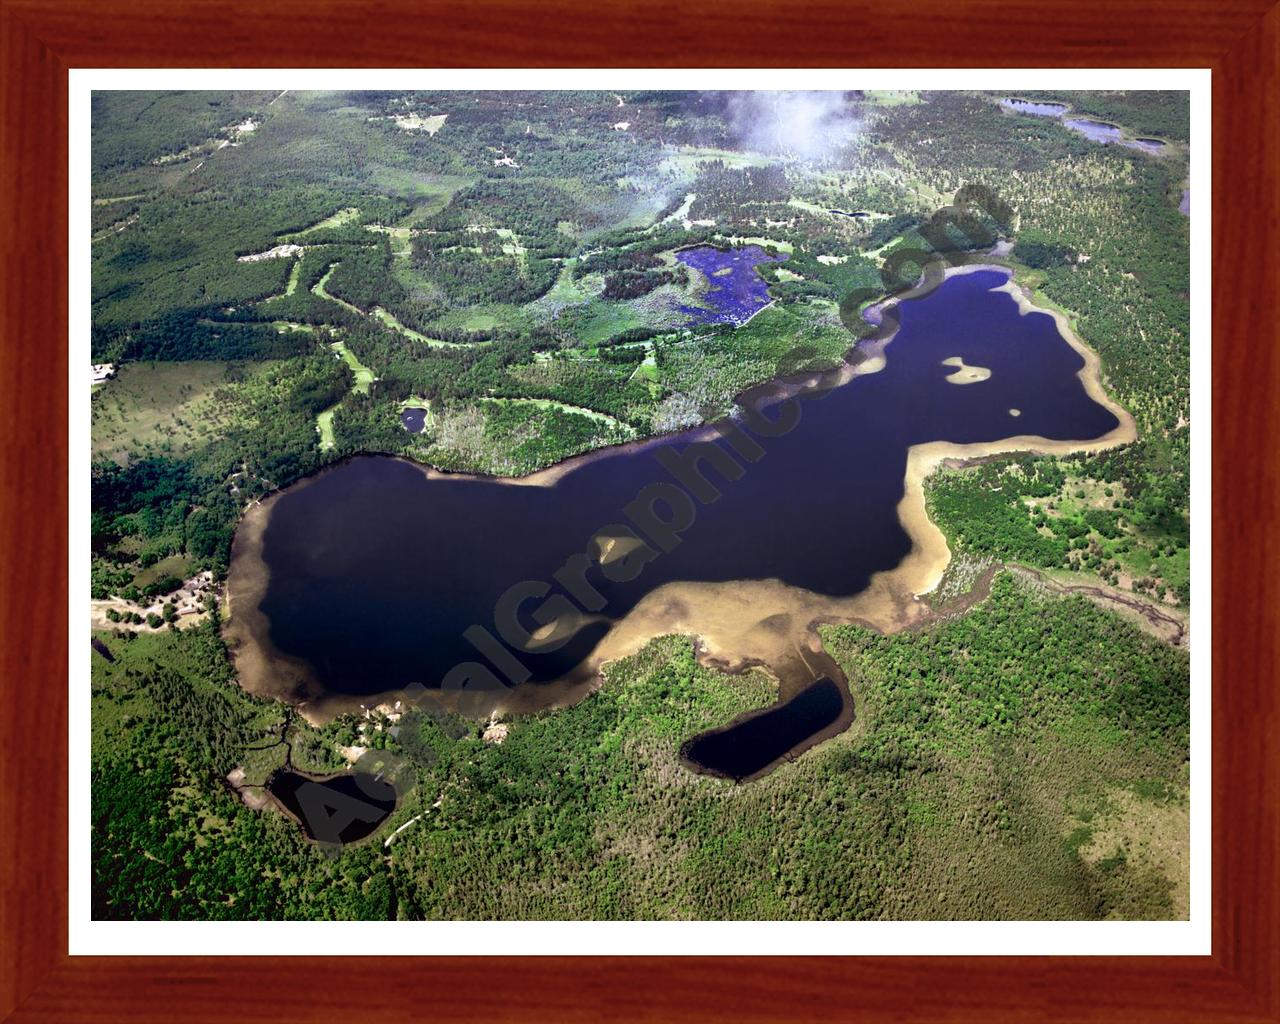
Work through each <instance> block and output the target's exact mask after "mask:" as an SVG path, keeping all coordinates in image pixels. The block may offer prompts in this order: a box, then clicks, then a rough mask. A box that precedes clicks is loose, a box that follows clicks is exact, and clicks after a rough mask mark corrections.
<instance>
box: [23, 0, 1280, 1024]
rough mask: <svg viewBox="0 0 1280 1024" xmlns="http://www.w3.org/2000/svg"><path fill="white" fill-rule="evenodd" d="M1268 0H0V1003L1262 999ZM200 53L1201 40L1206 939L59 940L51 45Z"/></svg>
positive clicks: (192, 1014)
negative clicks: (773, 951)
mask: <svg viewBox="0 0 1280 1024" xmlns="http://www.w3.org/2000/svg"><path fill="white" fill-rule="evenodd" d="M1272 3H1273V0H1163V2H1160V3H1157V2H1155V0H1136V2H1123V3H1117V2H1115V0H915V2H914V3H912V4H910V5H905V6H901V7H895V6H893V5H890V4H871V3H868V2H867V0H849V2H846V3H838V2H832V0H788V2H787V3H785V4H781V3H772V2H770V0H736V2H735V3H734V4H733V5H732V9H728V8H720V9H717V6H716V5H713V4H706V5H695V4H693V3H689V2H675V0H596V2H594V3H591V2H588V0H541V2H540V0H489V2H471V3H458V2H455V3H449V4H446V3H440V2H439V0H427V2H424V3H419V4H412V3H410V2H408V0H382V2H378V3H371V2H370V0H348V2H342V0H308V2H300V0H272V2H270V3H266V4H254V3H252V2H246V0H189V2H187V3H181V2H174V0H132V2H129V0H70V2H64V3H58V2H54V0H0V68H2V69H3V84H2V85H0V88H2V89H3V93H2V97H0V108H2V117H0V258H2V259H3V261H4V269H3V280H2V281H0V322H2V323H3V334H2V335H0V353H2V356H3V359H2V361H0V420H2V422H3V437H4V443H3V449H2V450H0V451H2V454H0V510H2V517H0V593H2V594H3V605H0V608H3V611H2V612H0V668H2V672H0V708H3V712H0V714H2V718H0V1020H8V1021H13V1022H15V1024H16V1022H29V1021H41V1022H46V1021H69V1022H75V1021H84V1022H89V1021H123V1020H128V1021H131V1022H135V1024H147V1022H152V1021H155V1022H165V1024H167V1022H169V1021H171V1020H174V1019H183V1020H187V1021H213V1020H233V1021H239V1022H250V1021H271V1022H281V1021H322V1020H323V1021H328V1020H331V1019H334V1018H335V1017H336V1016H338V1015H344V1016H347V1017H348V1019H352V1020H359V1021H403V1020H416V1019H432V1020H440V1021H461V1020H485V1021H497V1020H548V1021H555V1022H557V1024H568V1022H570V1021H579V1020H582V1021H603V1020H655V1021H675V1020H686V1019H687V1020H699V1021H716V1020H725V1021H735V1022H746V1021H763V1020H773V1019H780V1020H787V1021H801V1020H824V1021H825V1020H849V1019H855V1018H856V1019H858V1020H867V1021H889V1020H895V1021H906V1020H912V1021H915V1020H930V1021H983V1022H996V1021H1017V1022H1027V1021H1040V1020H1062V1021H1065V1020H1072V1021H1075V1020H1079V1021H1111V1020H1116V1021H1120V1020H1123V1021H1125V1022H1126V1024H1129V1022H1133V1021H1154V1020H1160V1021H1211V1020H1212V1021H1233V1022H1245V1021H1278V1020H1280V950H1278V949H1277V937H1278V935H1277V929H1278V925H1280V891H1278V890H1277V886H1276V874H1277V859H1276V854H1277V839H1278V837H1280V819H1278V817H1277V782H1278V781H1280V780H1278V778H1277V776H1278V773H1280V758H1277V742H1278V740H1280V723H1278V722H1277V716H1276V689H1277V686H1276V682H1277V675H1276V670H1277V661H1276V654H1277V639H1278V638H1280V622H1277V614H1276V609H1277V597H1278V595H1277V583H1276V579H1277V576H1276V572H1275V570H1276V568H1277V558H1276V555H1277V550H1278V547H1280V545H1278V544H1277V540H1276V534H1275V518H1276V507H1277V500H1278V498H1280V486H1278V483H1280V481H1278V477H1277V454H1276V453H1277V450H1278V449H1277V447H1276V445H1275V442H1274V438H1275V437H1276V435H1277V431H1278V429H1280V422H1278V421H1280V415H1278V413H1277V403H1276V399H1277V398H1280V389H1278V388H1277V383H1280V380H1278V378H1280V357H1278V356H1277V350H1276V341H1277V328H1276V325H1277V323H1278V322H1280V311H1278V310H1277V301H1276V296H1277V291H1278V290H1280V265H1278V264H1277V259H1276V251H1277V241H1276V238H1277V236H1276V232H1277V228H1280V204H1278V203H1277V199H1278V198H1280V153H1278V152H1277V140H1276V120H1277V113H1278V111H1280V80H1278V71H1280V7H1273V6H1271V4H1272ZM206 66H207V67H218V66H226V67H325V66H333V67H450V66H458V67H462V66H488V67H526V66H528V67H534V66H567V67H606V66H630V67H654V66H670V67H699V66H702V67H706V66H716V67H947V66H957V67H1005V66H1008V67H1078V66H1097V67H1209V68H1212V69H1213V141H1214V154H1213V174H1214V184H1215V189H1214V197H1213V258H1214V285H1213V289H1214V299H1215V302H1214V310H1215V318H1214V327H1213V342H1214V344H1213V351H1214V356H1213V433H1214V445H1215V458H1214V471H1213V494H1214V509H1213V531H1214V537H1215V551H1214V556H1215V558H1214V566H1213V588H1212V598H1213V624H1214V635H1213V708H1214V710H1213V744H1214V747H1213V953H1212V956H1206V957H1187V958H1156V957H1096V958H1054V957H1041V958H1000V957H990V958H976V957H947V958H888V957H885V958H874V957H865V958H816V957H815V958H800V959H795V958H791V959H785V960H784V959H778V960H771V961H769V962H760V961H757V960H748V959H737V958H712V957H707V958H664V957H645V958H638V959H636V958H632V959H607V958H588V959H570V958H562V957H527V958H525V957H520V958H478V957H477V958H462V959H456V958H441V959H433V958H431V957H429V956H427V957H421V958H417V957H403V958H377V959H374V958H360V957H354V956H353V957H346V956H334V957H328V958H311V959H298V958H289V959H285V958H271V957H263V958H247V957H240V958H236V957H231V956H228V957H192V958H180V957H172V958H131V957H69V956H68V955H67V944H66V937H67V924H66V919H67V823H66V815H65V814H64V813H63V811H62V808H64V807H65V800H66V781H65V776H66V771H65V766H66V757H67V729H66V711H67V707H66V702H67V657H66V651H67V644H66V640H67V629H68V621H67V572H66V570H67V525H66V524H67V516H66V508H67V488H66V465H67V461H66V460H67V426H66V424H67V420H66V409H67V405H66V403H67V389H66V381H67V350H66V345H65V344H64V339H65V338H66V335H67V248H66V245H67V241H66V240H67V70H68V68H71V67H206ZM1199 599H1200V600H1204V599H1205V597H1204V596H1203V595H1202V596H1201V597H1200V598H1199ZM335 952H340V946H339V943H338V942H337V941H335ZM423 952H424V953H429V952H430V951H427V950H424V951H423Z"/></svg>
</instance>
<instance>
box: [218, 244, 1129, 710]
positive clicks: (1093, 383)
mask: <svg viewBox="0 0 1280 1024" xmlns="http://www.w3.org/2000/svg"><path fill="white" fill-rule="evenodd" d="M984 270H992V271H997V272H1000V273H1002V274H1006V275H1008V279H1007V280H1006V281H1005V283H1004V284H1003V285H1001V286H999V287H998V288H995V289H992V290H993V291H1001V292H1004V293H1005V294H1007V295H1009V297H1010V298H1011V299H1013V301H1015V302H1016V303H1017V304H1018V308H1019V312H1020V313H1021V314H1022V315H1024V316H1025V315H1027V314H1030V313H1044V314H1046V315H1048V316H1052V317H1053V318H1054V322H1055V323H1056V324H1057V326H1058V330H1059V333H1060V334H1061V335H1062V337H1063V339H1064V340H1065V341H1066V342H1067V343H1068V344H1069V345H1070V346H1071V347H1072V348H1073V349H1074V350H1075V351H1076V352H1077V353H1078V354H1079V355H1080V356H1081V358H1082V359H1083V361H1084V365H1083V366H1082V367H1081V369H1080V370H1079V372H1078V376H1079V378H1080V381H1081V383H1082V385H1083V386H1084V388H1085V391H1086V393H1087V394H1088V395H1089V396H1090V397H1091V398H1093V399H1094V400H1095V401H1096V402H1098V403H1099V404H1100V405H1102V406H1104V407H1105V408H1106V409H1108V410H1109V411H1110V412H1112V414H1113V415H1115V417H1116V419H1117V420H1118V421H1119V422H1118V424H1117V426H1116V427H1115V428H1114V429H1113V430H1112V431H1110V432H1109V433H1108V434H1106V435H1105V436H1103V437H1100V438H1093V439H1085V440H1079V441H1054V440H1050V439H1048V438H1044V437H1039V436H1036V435H1029V434H1023V435H1017V436H1011V437H1008V438H1004V439H1001V440H999V441H994V442H989V443H977V444H955V443H952V442H946V441H935V442H929V443H927V444H921V445H916V446H914V447H912V448H910V449H909V450H908V452H907V460H906V474H905V479H904V488H903V495H902V498H901V500H900V501H899V503H898V506H897V513H898V518H899V521H900V522H901V524H902V527H903V529H904V531H905V532H906V533H907V535H908V537H909V538H910V540H911V550H910V552H909V553H908V554H907V556H906V557H905V558H904V559H903V560H902V561H901V562H900V563H899V564H898V565H897V566H895V567H894V568H893V569H889V570H885V571H883V572H879V573H876V574H875V575H874V576H872V578H871V580H870V582H869V584H868V586H867V587H866V588H865V589H864V590H862V591H861V592H859V593H858V594H856V595H853V596H851V597H847V598H831V597H826V596H823V595H820V594H815V593H812V592H810V591H806V590H803V589H801V588H798V587H793V586H790V585H788V584H786V583H783V582H782V581H780V580H777V579H771V580H739V581H732V582H719V583H708V582H677V583H670V584H666V585H664V586H662V587H659V588H657V589H655V590H653V591H651V592H650V593H648V594H647V595H645V597H644V598H642V599H641V601H640V602H639V603H638V604H637V605H636V606H635V607H634V608H633V609H632V610H631V611H630V612H629V613H628V614H627V615H625V616H624V617H623V618H622V619H620V620H618V621H617V622H616V623H615V624H614V626H613V629H612V630H611V631H610V632H609V633H608V634H607V635H606V636H605V637H604V638H603V639H602V640H601V642H600V644H599V645H598V646H597V647H596V649H595V650H594V651H593V652H592V654H591V656H590V657H589V658H588V659H587V660H586V661H585V662H584V663H583V664H582V665H580V666H579V667H578V669H577V670H575V672H574V673H573V675H572V677H570V678H566V679H564V680H562V681H560V682H558V683H552V684H540V685H537V686H525V687H519V688H516V689H513V690H507V691H504V692H503V693H501V694H499V695H495V700H494V701H493V702H492V706H491V707H490V706H486V708H485V709H484V713H485V714H488V713H490V711H492V710H497V711H499V712H503V713H515V714H518V713H527V712H532V711H538V710H543V709H546V708H548V707H559V706H564V705H566V704H571V703H574V702H576V701H577V700H580V699H582V697H584V696H586V694H588V693H590V692H591V691H592V690H594V689H595V688H596V687H597V686H598V685H599V684H600V680H601V676H600V672H601V670H602V669H603V668H604V666H606V665H607V664H608V663H609V662H611V661H615V660H618V659H620V658H624V657H627V656H629V655H631V654H634V653H636V652H637V651H639V650H640V649H641V648H642V647H644V645H645V644H647V643H648V642H649V640H650V639H652V638H653V637H656V636H662V635H666V634H673V633H675V634H683V635H690V636H694V637H696V638H697V639H698V660H699V661H700V662H701V663H702V664H704V665H708V666H714V667H716V668H719V669H722V670H727V671H742V670H744V669H746V668H748V667H753V666H760V667H766V668H767V670H768V671H769V673H770V675H772V676H774V677H775V678H776V679H778V680H779V685H780V696H781V697H782V698H783V699H786V698H787V697H789V696H790V695H791V693H790V692H789V691H794V690H796V689H798V688H800V687H801V686H802V685H806V684H807V682H808V681H809V678H808V676H809V668H808V663H809V661H811V660H812V659H813V658H815V657H817V658H821V657H825V652H824V651H823V650H822V646H821V641H820V639H819V637H818V634H817V626H819V625H838V624H847V623H857V624H861V625H865V626H869V627H871V628H873V629H876V630H878V631H880V632H884V633H892V632H897V631H899V630H901V629H905V628H909V627H911V626H913V625H916V624H919V623H920V622H921V621H923V620H924V619H926V618H927V617H928V616H929V615H930V611H929V607H928V605H927V603H926V602H923V601H921V600H920V598H921V596H922V595H924V594H928V593H930V592H931V591H932V590H933V589H934V588H936V587H937V585H938V583H939V581H940V580H941V579H942V575H943V573H944V571H945V570H946V567H947V565H948V564H949V563H950V560H951V551H950V549H949V547H948V545H947V541H946V537H945V536H944V534H943V533H942V531H941V529H939V527H938V526H937V525H936V524H935V523H933V522H932V521H931V520H930V519H929V517H928V513H927V509H926V504H925V494H924V482H925V480H926V479H927V478H928V476H929V475H930V474H931V473H932V472H933V471H934V470H935V469H936V468H937V467H938V466H939V465H940V464H941V463H942V462H944V461H946V460H961V461H968V460H972V459H977V458H983V457H987V456H991V455H1001V454H1011V453H1015V452H1029V453H1036V454H1056V455H1063V454H1069V453H1074V452H1093V451H1100V450H1103V449H1106V448H1110V447H1113V446H1115V445H1119V444H1124V443H1127V442H1129V441H1133V440H1134V439H1135V438H1136V436H1137V432H1136V427H1135V423H1134V420H1133V417H1132V416H1131V415H1130V414H1129V413H1128V411H1127V410H1125V409H1123V408H1122V407H1121V406H1120V405H1119V404H1118V403H1116V402H1114V401H1112V399H1111V398H1110V397H1109V396H1108V395H1107V394H1106V391H1105V388H1104V387H1103V384H1102V379H1101V361H1100V359H1099V358H1098V356H1097V354H1096V353H1094V352H1093V351H1092V350H1091V349H1090V348H1088V346H1086V345H1085V344H1084V343H1083V342H1082V341H1081V340H1080V338H1078V337H1077V336H1076V334H1075V332H1074V331H1073V330H1072V329H1071V325H1070V323H1069V322H1068V321H1067V318H1066V317H1065V316H1063V315H1062V314H1061V313H1058V312H1056V311H1054V310H1046V309H1039V308H1037V307H1035V306H1034V305H1033V304H1032V303H1031V302H1030V300H1029V298H1028V297H1027V295H1026V294H1025V293H1024V292H1023V290H1022V289H1021V288H1020V287H1019V286H1018V285H1017V284H1016V283H1015V282H1014V280H1013V273H1012V271H1011V270H1010V269H1009V268H1008V267H1002V266H997V265H991V264H971V265H966V266H962V267H954V268H948V269H947V270H946V271H945V272H944V274H943V276H942V278H940V279H935V280H933V281H930V282H928V283H927V284H926V285H922V286H920V287H918V288H916V289H912V290H911V291H909V292H906V293H904V294H903V295H901V296H899V297H896V298H890V299H887V300H884V301H882V302H881V303H879V304H877V308H878V309H879V310H880V311H881V312H882V314H883V313H885V312H888V311H890V310H891V309H892V307H893V306H895V305H897V304H898V303H899V302H902V301H906V300H909V299H911V298H915V297H918V296H920V295H922V294H925V293H926V292H927V291H929V290H932V288H933V287H935V286H936V285H937V284H938V283H940V282H941V281H942V280H945V279H947V278H950V277H953V276H960V275H965V274H972V273H977V272H979V271H984ZM895 333H896V331H893V330H890V331H887V332H885V333H884V334H883V335H882V336H880V337H876V338H873V339H870V340H867V341H865V342H863V343H862V344H861V345H860V346H858V347H856V349H855V351H857V352H858V354H859V356H860V357H861V358H860V359H859V360H858V361H857V362H854V361H852V360H848V361H846V362H845V363H843V364H842V365H841V366H839V367H837V368H835V369H834V370H829V371H825V372H823V373H806V374H796V375H792V376H791V377H789V378H785V379H782V380H779V381H774V382H771V383H769V384H766V385H761V386H759V387H757V388H753V389H750V391H749V392H744V394H753V395H755V396H757V397H758V398H760V399H761V403H760V404H761V405H763V404H764V403H772V402H774V401H779V400H782V399H784V398H786V397H788V396H789V395H792V394H795V393H797V392H798V391H800V390H802V389H803V388H804V387H805V386H806V385H807V384H812V383H813V382H814V381H815V380H818V379H822V378H823V377H824V376H825V377H826V378H827V382H829V383H833V384H834V386H836V387H840V386H843V385H844V384H846V383H848V382H849V381H851V380H853V379H854V378H856V377H859V376H863V375H865V374H869V373H875V372H877V371H878V370H879V369H881V368H882V367H883V366H884V364H885V347H886V346H887V345H888V344H890V343H891V341H892V339H893V336H894V334H895ZM673 436H678V437H680V438H681V439H682V440H684V441H686V442H689V443H691V442H693V441H697V440H703V439H715V438H718V437H719V436H720V434H719V431H718V430H717V429H716V427H715V426H713V425H704V426H701V427H696V428H692V429H691V430H688V431H683V432H681V433H680V434H678V435H662V436H659V437H655V438H647V439H645V440H642V441H636V442H632V443H630V444H626V445H620V446H613V447H609V448H605V449H599V450H597V451H595V452H589V453H586V454H584V455H581V456H577V457H575V458H573V459H569V460H567V461H565V462H563V463H560V464H558V465H556V466H552V467H549V468H548V469H545V470H540V471H538V472H536V473H533V474H530V475H529V476H526V477H519V478H495V477H485V476H476V475H474V474H454V473H445V472H442V471H440V470H436V469H433V468H431V467H429V466H424V465H422V464H420V463H416V462H413V461H412V460H410V459H403V458H402V461H404V462H406V463H407V464H409V465H412V466H413V467H414V468H415V469H417V470H418V471H420V472H422V473H423V474H425V475H426V476H427V478H428V479H446V478H449V479H458V478H468V477H472V478H475V479H480V480H485V481H487V482H498V481H500V482H503V483H509V484H515V485H519V486H540V487H547V486H553V485H554V484H555V483H556V482H557V481H559V480H560V479H561V478H562V477H563V476H565V475H566V474H567V473H570V472H572V471H573V470H574V469H577V468H578V467H580V466H582V465H584V464H585V463H586V461H587V460H590V459H595V458H602V457H609V456H612V455H616V454H618V453H619V452H620V451H631V452H638V451H641V450H644V449H646V448H648V447H651V446H656V445H660V444H665V443H669V442H670V440H671V439H672V437H673ZM336 465H341V463H337V464H336ZM329 468H330V469H331V468H333V467H329ZM327 471H328V470H327V469H326V470H322V471H321V473H318V474H315V475H314V476H312V477H310V478H308V479H312V480H314V479H316V478H318V477H319V476H320V475H322V474H323V473H324V472H327ZM303 483H304V484H305V481H304V482H303ZM293 486H295V487H296V486H297V485H296V484H295V485H293ZM280 493H283V492H278V493H277V494H274V495H272V496H270V497H268V498H267V499H265V500H264V501H262V502H260V503H259V504H257V505H255V506H253V507H251V508H250V509H249V510H248V511H247V512H246V513H245V516H244V518H243V520H242V522H241V526H240V528H239V529H238V530H237V532H236V539H235V546H234V549H233V558H232V566H233V572H232V574H231V575H230V576H229V578H228V584H227V614H226V620H227V626H226V633H227V637H228V642H229V646H230V648H231V651H232V657H233V660H234V663H235V668H236V673H237V676H238V678H239V679H240V680H241V683H242V685H244V686H245V688H246V689H247V690H249V692H251V693H255V694H259V695H262V696H275V697H279V698H281V699H284V700H287V701H289V702H291V703H297V704H298V710H299V712H300V713H301V714H303V715H304V717H306V718H307V719H308V720H309V721H312V722H313V723H317V724H318V723H322V722H324V721H327V720H329V719H331V718H332V717H334V716H335V715H337V714H340V713H342V712H343V711H346V710H356V709H358V707H360V706H361V705H363V704H369V705H373V704H377V703H379V702H380V701H382V700H383V699H385V697H386V695H366V696H363V697H358V698H357V697H344V696H338V695H327V694H323V693H321V692H319V691H317V689H316V687H315V684H314V682H313V680H312V677H311V673H310V670H309V668H308V666H307V665H306V663H305V662H302V661H301V660H299V659H293V658H288V657H286V656H284V655H282V654H281V653H280V652H279V651H276V650H275V649H274V648H273V646H272V645H271V643H270V635H269V634H270V630H269V623H268V622H267V621H266V619H265V617H264V616H262V615H261V614H260V612H258V610H257V609H258V604H259V602H260V601H261V599H262V597H263V595H264V594H265V592H266V586H267V581H268V580H267V569H266V566H265V565H264V564H263V563H262V559H261V546H262V535H263V532H264V531H265V527H266V524H267V520H268V518H269V516H270V510H271V507H272V506H273V505H274V503H275V501H276V500H278V498H279V496H280ZM601 554H602V555H604V557H606V558H607V557H608V554H606V553H603V552H602V553H601ZM805 652H808V654H809V659H806V658H805ZM496 698H500V699H496Z"/></svg>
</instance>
